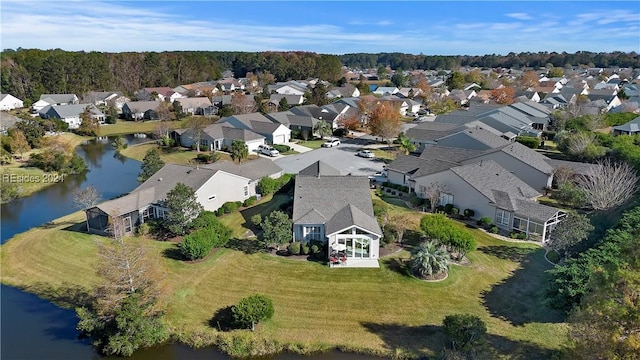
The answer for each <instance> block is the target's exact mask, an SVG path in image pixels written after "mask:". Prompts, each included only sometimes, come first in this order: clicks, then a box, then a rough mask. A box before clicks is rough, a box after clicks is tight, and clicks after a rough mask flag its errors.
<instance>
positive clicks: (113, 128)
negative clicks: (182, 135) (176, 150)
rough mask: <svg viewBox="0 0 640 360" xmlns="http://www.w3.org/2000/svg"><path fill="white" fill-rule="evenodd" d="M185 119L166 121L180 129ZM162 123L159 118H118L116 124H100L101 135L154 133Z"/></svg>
mask: <svg viewBox="0 0 640 360" xmlns="http://www.w3.org/2000/svg"><path fill="white" fill-rule="evenodd" d="M183 122H184V120H182V121H167V122H165V123H166V124H167V125H168V126H169V128H171V129H178V128H181V127H182V124H183ZM159 123H160V121H159V120H153V121H128V120H118V121H117V122H116V123H115V124H105V125H101V126H100V131H99V135H100V136H114V135H126V134H137V133H145V134H149V133H152V132H153V131H154V130H155V128H156V126H158V124H159Z"/></svg>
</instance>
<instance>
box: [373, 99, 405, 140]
mask: <svg viewBox="0 0 640 360" xmlns="http://www.w3.org/2000/svg"><path fill="white" fill-rule="evenodd" d="M401 125H402V124H401V122H400V112H399V110H398V107H397V106H395V105H394V104H393V103H392V102H390V101H383V102H380V103H379V104H378V105H377V106H376V107H375V108H374V109H373V111H372V112H371V114H370V116H369V122H368V124H367V126H368V127H369V130H371V135H374V136H380V137H381V138H383V139H385V140H386V141H387V142H391V140H393V138H395V137H396V136H398V133H399V132H400V126H401Z"/></svg>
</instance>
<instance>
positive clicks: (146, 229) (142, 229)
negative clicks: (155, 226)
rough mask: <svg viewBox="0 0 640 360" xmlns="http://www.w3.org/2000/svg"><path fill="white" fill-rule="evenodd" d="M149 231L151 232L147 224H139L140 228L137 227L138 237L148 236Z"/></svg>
mask: <svg viewBox="0 0 640 360" xmlns="http://www.w3.org/2000/svg"><path fill="white" fill-rule="evenodd" d="M149 231H151V228H150V227H149V224H147V223H142V224H140V226H138V235H142V236H144V235H147V234H149Z"/></svg>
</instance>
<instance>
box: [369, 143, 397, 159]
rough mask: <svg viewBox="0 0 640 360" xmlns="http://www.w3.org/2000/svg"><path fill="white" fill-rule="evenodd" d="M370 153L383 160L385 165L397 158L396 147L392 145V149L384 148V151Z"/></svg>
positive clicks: (373, 150) (377, 150)
mask: <svg viewBox="0 0 640 360" xmlns="http://www.w3.org/2000/svg"><path fill="white" fill-rule="evenodd" d="M370 150H371V152H373V154H374V155H375V156H376V157H377V158H378V159H383V160H384V161H385V162H386V163H389V162H391V161H393V160H395V159H396V157H397V156H398V151H397V150H396V146H394V145H392V148H386V147H385V148H384V149H370Z"/></svg>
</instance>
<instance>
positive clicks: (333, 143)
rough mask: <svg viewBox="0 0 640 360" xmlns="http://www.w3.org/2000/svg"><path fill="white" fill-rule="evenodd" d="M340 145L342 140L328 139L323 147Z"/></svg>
mask: <svg viewBox="0 0 640 360" xmlns="http://www.w3.org/2000/svg"><path fill="white" fill-rule="evenodd" d="M338 145H340V140H338V139H328V140H327V141H325V142H324V144H322V147H334V146H338Z"/></svg>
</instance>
